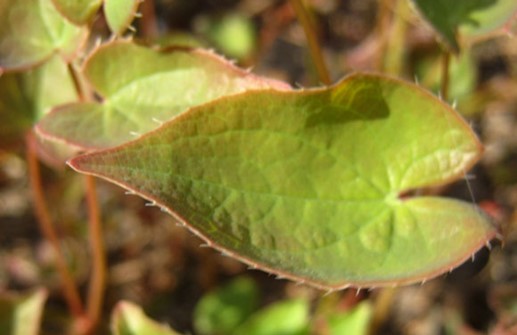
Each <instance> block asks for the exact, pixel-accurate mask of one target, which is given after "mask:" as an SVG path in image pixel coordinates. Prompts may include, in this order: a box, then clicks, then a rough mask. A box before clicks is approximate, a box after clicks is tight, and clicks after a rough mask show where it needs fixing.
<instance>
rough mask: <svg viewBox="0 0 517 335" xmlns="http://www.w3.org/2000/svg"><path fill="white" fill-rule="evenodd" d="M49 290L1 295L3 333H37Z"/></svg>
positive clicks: (0, 317)
mask: <svg viewBox="0 0 517 335" xmlns="http://www.w3.org/2000/svg"><path fill="white" fill-rule="evenodd" d="M46 299H47V292H46V291H45V290H43V289H40V290H37V291H35V292H33V293H30V294H26V295H12V294H7V293H2V295H0V329H1V330H2V334H9V335H37V334H38V333H39V327H40V322H41V315H42V314H43V305H44V304H45V300H46Z"/></svg>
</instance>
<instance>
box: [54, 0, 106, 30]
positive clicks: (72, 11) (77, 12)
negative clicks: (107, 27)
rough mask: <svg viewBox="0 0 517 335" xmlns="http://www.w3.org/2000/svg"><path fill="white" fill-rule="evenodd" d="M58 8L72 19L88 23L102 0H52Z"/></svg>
mask: <svg viewBox="0 0 517 335" xmlns="http://www.w3.org/2000/svg"><path fill="white" fill-rule="evenodd" d="M52 1H53V2H54V5H55V6H56V8H57V10H59V12H60V13H61V14H62V15H63V16H65V17H66V18H67V19H69V20H70V21H72V22H74V23H77V24H84V23H86V22H87V21H88V20H89V19H90V18H91V17H92V16H93V15H94V14H95V13H96V12H97V10H99V8H100V6H101V5H102V0H52Z"/></svg>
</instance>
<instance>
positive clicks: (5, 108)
mask: <svg viewBox="0 0 517 335" xmlns="http://www.w3.org/2000/svg"><path fill="white" fill-rule="evenodd" d="M56 87H59V89H56ZM76 100H77V93H76V91H75V88H74V84H73V81H72V78H71V76H70V74H69V72H68V67H67V65H66V63H65V62H64V61H63V59H62V58H61V57H60V56H58V55H55V56H54V57H52V58H51V59H50V60H49V61H47V62H45V63H44V64H42V65H40V66H38V67H36V68H34V69H32V70H30V71H25V72H20V73H6V74H4V75H3V76H0V119H1V120H2V122H0V148H2V147H6V146H9V145H12V144H13V143H16V142H18V141H19V140H20V139H22V138H23V136H24V133H25V132H26V131H27V130H28V129H30V128H31V127H32V126H33V125H34V124H35V123H36V121H37V120H39V119H40V118H41V117H42V116H43V115H44V114H45V113H46V112H48V111H49V109H50V108H51V107H53V106H55V105H59V104H63V103H67V102H72V101H76Z"/></svg>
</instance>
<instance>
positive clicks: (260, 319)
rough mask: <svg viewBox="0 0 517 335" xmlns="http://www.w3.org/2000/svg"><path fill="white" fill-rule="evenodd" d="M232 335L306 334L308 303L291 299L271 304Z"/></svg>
mask: <svg viewBox="0 0 517 335" xmlns="http://www.w3.org/2000/svg"><path fill="white" fill-rule="evenodd" d="M232 334H234V335H244V334H246V335H279V334H281V335H308V334H309V303H308V302H307V301H306V300H304V299H293V300H287V301H282V302H278V303H276V304H273V305H271V306H269V307H267V308H265V309H263V310H261V311H259V312H258V313H255V314H254V315H253V316H252V317H251V318H249V319H248V320H247V321H246V322H244V323H243V324H242V325H241V326H239V327H238V328H237V329H236V330H235V331H234V332H233V333H232Z"/></svg>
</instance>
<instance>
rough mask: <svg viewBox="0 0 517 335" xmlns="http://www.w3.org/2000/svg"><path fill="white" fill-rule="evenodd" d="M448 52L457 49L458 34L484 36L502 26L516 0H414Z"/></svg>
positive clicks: (516, 2)
mask: <svg viewBox="0 0 517 335" xmlns="http://www.w3.org/2000/svg"><path fill="white" fill-rule="evenodd" d="M413 2H414V3H415V4H416V6H417V8H418V9H419V11H420V13H421V14H422V16H424V17H425V18H426V19H427V20H428V21H429V23H430V24H431V25H432V26H433V27H434V29H435V30H436V32H437V33H438V34H439V36H440V37H442V39H443V41H444V42H445V44H446V45H447V46H449V47H450V48H451V50H453V51H455V52H458V51H459V49H460V46H459V42H458V38H457V33H458V32H459V31H463V32H467V33H469V34H482V33H487V32H489V31H491V30H493V29H495V28H498V27H501V26H503V25H504V23H505V22H507V21H508V20H509V19H510V18H511V17H512V15H513V14H514V13H515V12H516V10H517V1H515V0H454V1H450V0H413Z"/></svg>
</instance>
